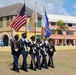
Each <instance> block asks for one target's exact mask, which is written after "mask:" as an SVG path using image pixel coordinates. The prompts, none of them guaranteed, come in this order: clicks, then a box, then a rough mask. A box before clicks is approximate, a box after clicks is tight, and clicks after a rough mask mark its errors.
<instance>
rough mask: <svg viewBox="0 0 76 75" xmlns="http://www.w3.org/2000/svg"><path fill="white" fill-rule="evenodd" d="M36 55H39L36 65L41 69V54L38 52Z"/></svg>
mask: <svg viewBox="0 0 76 75" xmlns="http://www.w3.org/2000/svg"><path fill="white" fill-rule="evenodd" d="M36 57H37V62H36V67H37V68H39V69H41V63H40V58H41V56H40V55H39V54H37V55H36Z"/></svg>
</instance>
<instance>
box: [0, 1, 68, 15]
mask: <svg viewBox="0 0 76 75" xmlns="http://www.w3.org/2000/svg"><path fill="white" fill-rule="evenodd" d="M25 1H26V6H28V7H30V8H31V9H34V7H35V2H37V3H38V8H37V9H38V12H40V13H42V10H43V7H45V8H46V11H47V13H49V14H61V15H69V14H68V13H67V11H66V10H65V9H64V8H63V4H64V2H63V1H64V0H30V1H28V0H25ZM14 3H24V1H23V0H7V3H6V2H5V0H2V1H1V2H0V6H5V5H10V4H14Z"/></svg>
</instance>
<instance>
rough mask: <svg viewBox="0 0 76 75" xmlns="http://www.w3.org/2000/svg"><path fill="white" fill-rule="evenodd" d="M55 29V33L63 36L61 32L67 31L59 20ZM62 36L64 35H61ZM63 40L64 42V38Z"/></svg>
mask: <svg viewBox="0 0 76 75" xmlns="http://www.w3.org/2000/svg"><path fill="white" fill-rule="evenodd" d="M57 26H58V27H57V29H56V31H57V32H58V33H60V34H63V31H66V30H68V27H67V26H66V25H65V24H64V22H63V21H62V20H59V21H58V22H57ZM63 35H64V34H63ZM64 40H65V38H64Z"/></svg>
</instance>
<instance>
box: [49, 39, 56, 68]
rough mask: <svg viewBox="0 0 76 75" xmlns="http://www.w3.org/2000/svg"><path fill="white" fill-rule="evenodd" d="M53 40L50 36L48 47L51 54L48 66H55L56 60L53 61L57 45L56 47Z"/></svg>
mask: <svg viewBox="0 0 76 75" xmlns="http://www.w3.org/2000/svg"><path fill="white" fill-rule="evenodd" d="M52 40H53V39H52V38H50V39H49V40H48V42H49V47H48V55H49V60H48V66H50V65H51V67H52V68H55V67H54V61H53V55H54V53H55V52H56V50H55V47H54V45H53V43H52Z"/></svg>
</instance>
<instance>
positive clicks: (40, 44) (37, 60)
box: [11, 33, 56, 72]
mask: <svg viewBox="0 0 76 75" xmlns="http://www.w3.org/2000/svg"><path fill="white" fill-rule="evenodd" d="M30 39H31V41H29V40H28V39H27V35H26V33H23V34H22V38H21V39H20V40H19V35H15V36H14V40H12V43H11V50H12V55H13V58H14V61H13V70H14V71H17V72H19V68H18V59H19V56H20V55H21V54H22V56H23V62H22V66H21V69H22V70H24V71H26V72H28V69H27V56H28V54H30V56H31V62H30V69H33V70H35V71H36V69H40V70H41V68H42V67H44V68H46V69H48V66H51V67H52V68H54V61H53V54H54V52H56V50H55V47H54V45H53V44H52V39H51V38H49V39H48V40H47V38H45V39H44V40H43V41H40V39H37V40H35V36H31V38H30ZM28 47H30V50H29V51H28ZM47 55H48V57H49V59H48V63H47V59H46V57H47ZM41 58H42V61H41Z"/></svg>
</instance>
